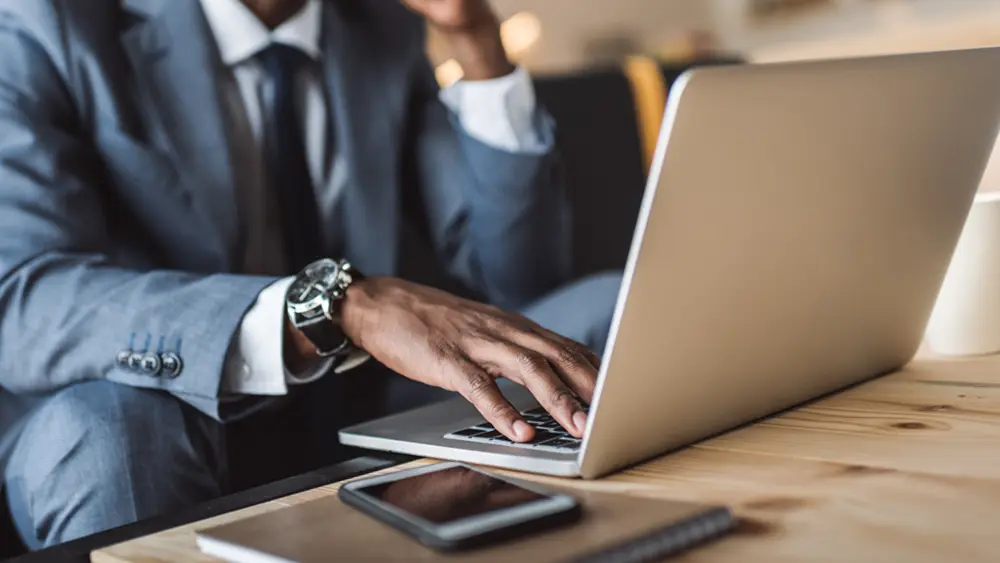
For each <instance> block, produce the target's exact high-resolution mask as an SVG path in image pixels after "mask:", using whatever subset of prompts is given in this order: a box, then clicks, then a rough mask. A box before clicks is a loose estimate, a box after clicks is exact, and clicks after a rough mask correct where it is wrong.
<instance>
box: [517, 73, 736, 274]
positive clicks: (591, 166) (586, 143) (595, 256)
mask: <svg viewBox="0 0 1000 563" xmlns="http://www.w3.org/2000/svg"><path fill="white" fill-rule="evenodd" d="M739 62H740V61H739V60H738V59H721V58H720V59H715V60H705V61H697V62H694V63H689V64H662V65H658V66H659V74H660V76H658V77H657V79H658V80H662V81H663V88H662V95H663V96H664V97H665V95H666V94H667V93H668V92H669V90H670V86H671V85H672V84H673V83H674V81H675V80H676V79H677V78H678V77H679V76H680V75H681V74H682V73H683V72H684V71H685V70H687V69H689V68H691V67H692V66H704V65H718V64H737V63H739ZM653 68H654V71H653V72H656V70H655V67H653ZM634 80H635V77H634V76H632V77H631V79H630V76H629V72H627V71H626V69H625V67H622V68H608V69H593V70H588V71H584V72H580V73H574V74H567V75H551V76H538V77H536V78H535V80H534V82H535V91H536V96H537V98H538V101H539V103H540V104H542V105H544V106H545V108H546V109H547V110H548V111H549V113H551V114H552V116H553V117H554V118H555V121H556V124H557V130H558V133H557V136H558V141H557V142H558V147H559V152H560V155H561V157H562V160H563V163H564V169H565V174H566V181H567V184H568V186H569V189H570V202H571V206H572V209H573V240H574V243H573V264H574V277H581V276H584V275H587V274H590V273H595V272H600V271H605V270H615V269H622V268H624V266H625V262H626V260H627V258H628V251H629V248H630V246H631V243H632V236H633V234H634V231H635V224H636V220H637V218H638V215H639V207H640V205H641V203H642V196H643V192H644V190H645V184H646V176H647V169H646V166H647V164H646V159H647V158H648V156H649V154H650V153H651V151H652V146H644V139H643V127H644V126H646V127H648V125H649V124H648V123H643V120H644V119H645V120H649V119H653V120H655V123H654V124H653V127H654V128H658V126H659V120H661V119H662V110H661V111H660V113H658V114H657V115H641V114H643V113H644V112H643V111H640V108H638V107H637V99H638V98H637V95H639V96H641V95H649V94H648V92H645V91H640V90H641V88H642V86H641V85H637V84H635V83H634ZM664 103H665V99H658V100H656V101H655V104H658V106H657V107H659V108H662V107H663V105H664ZM646 113H648V112H646ZM653 142H655V139H654V140H653ZM646 145H650V142H648V141H647V142H646Z"/></svg>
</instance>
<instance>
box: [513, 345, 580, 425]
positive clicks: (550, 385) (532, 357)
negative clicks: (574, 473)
mask: <svg viewBox="0 0 1000 563" xmlns="http://www.w3.org/2000/svg"><path fill="white" fill-rule="evenodd" d="M504 356H505V357H504V359H503V360H501V361H500V362H497V363H499V364H500V365H501V366H503V369H504V371H505V372H508V371H514V372H518V373H519V375H520V379H521V382H522V385H524V386H525V387H527V388H528V390H529V391H531V394H532V395H534V396H535V399H537V400H538V404H540V405H542V407H544V408H545V410H547V411H548V412H549V414H551V415H552V417H553V418H555V419H556V421H557V422H558V423H559V424H560V425H562V427H563V428H565V429H566V430H567V431H568V432H569V433H570V434H572V435H574V436H576V437H578V438H579V437H582V436H583V430H584V427H585V426H586V413H585V412H584V411H583V408H582V406H581V405H580V401H579V400H578V399H577V396H576V393H574V392H573V390H572V389H570V388H569V386H568V385H566V383H565V382H564V381H563V380H562V378H560V377H559V376H558V375H556V373H555V371H554V370H553V369H552V365H551V364H550V363H549V360H548V359H547V358H546V357H545V356H544V355H543V354H540V353H539V352H537V351H535V350H532V349H530V348H524V347H521V346H516V345H513V344H511V345H509V346H507V347H506V352H505V354H504Z"/></svg>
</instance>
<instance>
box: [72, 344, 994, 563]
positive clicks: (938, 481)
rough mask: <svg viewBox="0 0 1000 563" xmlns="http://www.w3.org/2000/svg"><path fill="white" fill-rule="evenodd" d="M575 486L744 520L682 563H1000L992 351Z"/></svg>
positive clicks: (182, 557)
mask: <svg viewBox="0 0 1000 563" xmlns="http://www.w3.org/2000/svg"><path fill="white" fill-rule="evenodd" d="M415 463H426V461H422V462H415ZM518 476H519V477H522V478H530V479H533V480H537V481H541V482H546V481H549V482H555V481H556V480H553V479H549V478H542V477H537V476H526V475H523V474H518ZM558 482H560V483H564V484H565V483H567V481H565V480H558ZM570 483H571V484H573V485H574V486H576V487H579V488H586V489H599V490H606V491H618V492H621V493H625V494H632V495H641V496H654V497H655V496H662V497H668V498H675V499H687V500H696V501H704V502H712V503H724V504H728V505H730V506H732V507H733V508H734V509H735V510H736V512H737V513H738V514H739V515H740V516H741V518H743V519H744V522H743V524H742V525H741V527H740V529H739V531H738V532H737V533H736V534H735V535H733V536H731V537H729V538H727V539H725V540H723V541H720V542H717V543H714V544H712V545H709V546H707V547H705V548H702V549H699V550H697V551H693V552H691V553H689V554H688V555H687V556H685V558H684V560H685V561H740V562H743V561H759V562H761V563H777V562H781V561H789V562H798V561H803V560H810V561H885V562H892V563H896V562H899V561H907V562H910V563H913V562H920V561H963V562H972V561H990V562H995V561H1000V541H998V539H1000V356H994V357H989V358H979V359H969V360H945V359H938V358H933V357H930V356H928V355H925V354H921V355H920V356H918V359H917V360H916V361H915V362H914V363H912V364H911V365H910V366H908V367H907V368H906V369H904V370H903V371H900V372H898V373H894V374H891V375H888V376H886V377H883V378H880V379H877V380H874V381H871V382H868V383H865V384H863V385H860V386H858V387H855V388H852V389H849V390H846V391H844V392H842V393H840V394H837V395H835V396H831V397H828V398H825V399H822V400H819V401H817V402H815V403H812V404H810V405H807V406H804V407H802V408H799V409H797V410H794V411H791V412H788V413H785V414H782V415H779V416H776V417H774V418H771V419H768V420H765V421H762V422H759V423H757V424H754V425H752V426H748V427H745V428H741V429H738V430H735V431H733V432H730V433H728V434H725V435H723V436H720V437H718V438H715V439H712V440H709V441H707V442H705V443H702V444H699V445H697V446H694V447H691V448H688V449H685V450H683V451H679V452H675V453H672V454H669V455H666V456H663V457H661V458H659V459H656V460H654V461H650V462H648V463H645V464H643V465H641V466H638V467H635V468H632V469H629V470H626V471H623V472H621V473H618V474H615V475H613V476H610V477H607V478H605V479H601V480H599V481H571V482H570ZM335 490H336V486H329V487H321V488H319V489H314V490H311V491H307V492H304V493H301V494H297V495H293V496H290V497H286V498H284V499H281V500H276V501H272V502H269V503H265V504H263V505H260V506H256V507H253V508H249V509H246V510H242V511H238V512H235V513H231V514H226V515H224V516H220V517H218V518H213V519H210V520H207V521H203V522H199V523H197V524H192V525H188V526H183V527H180V528H176V529H173V530H168V531H165V532H162V533H159V534H155V535H153V536H149V537H146V538H140V539H137V540H133V541H130V542H126V543H123V544H119V545H116V546H112V547H109V548H107V549H103V550H100V551H97V552H94V553H93V555H92V559H93V561H95V562H101V563H108V562H110V563H139V562H142V563H151V562H159V561H191V562H201V561H210V559H208V558H206V557H204V556H202V555H201V554H200V553H199V552H198V550H197V548H196V547H195V543H194V535H193V533H192V531H193V530H194V529H197V528H201V527H205V526H209V525H212V524H218V523H221V522H226V521H231V520H234V519H238V518H242V517H245V516H248V515H251V514H257V513H261V512H265V511H270V510H275V509H278V508H281V507H282V506H287V505H290V504H296V503H300V502H303V501H306V500H310V499H313V498H317V497H320V496H324V495H329V494H333V493H334V491H335Z"/></svg>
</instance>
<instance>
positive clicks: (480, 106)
mask: <svg viewBox="0 0 1000 563" xmlns="http://www.w3.org/2000/svg"><path fill="white" fill-rule="evenodd" d="M439 98H440V99H441V103H443V104H444V105H445V107H447V108H448V109H449V110H451V111H452V112H453V113H455V114H456V115H457V116H458V120H459V123H460V124H461V125H462V128H463V129H465V132H466V133H468V134H469V136H471V137H472V138H474V139H476V140H477V141H480V142H481V143H483V144H486V145H489V146H491V147H493V148H496V149H500V150H504V151H507V152H537V151H539V150H542V149H544V143H543V142H542V141H541V139H542V137H543V135H542V133H541V132H540V131H539V130H538V128H537V126H536V120H535V119H534V116H535V87H534V85H533V84H532V82H531V76H530V75H529V74H528V71H526V70H525V69H524V68H523V67H521V66H518V67H516V68H515V69H514V71H513V72H511V73H510V74H508V75H506V76H501V77H499V78H493V79H490V80H473V81H465V80H459V81H458V82H456V83H454V84H452V85H451V86H449V87H447V88H443V89H442V90H441V92H440V93H439Z"/></svg>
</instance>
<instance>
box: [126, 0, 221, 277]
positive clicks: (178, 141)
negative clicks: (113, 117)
mask: <svg viewBox="0 0 1000 563" xmlns="http://www.w3.org/2000/svg"><path fill="white" fill-rule="evenodd" d="M124 5H125V7H126V9H130V10H132V11H133V12H134V13H136V14H137V15H139V16H140V20H139V21H138V23H136V24H135V25H134V26H132V27H131V28H129V29H128V30H126V31H125V33H124V34H123V35H122V44H123V46H124V48H125V52H126V54H127V56H128V58H129V60H130V62H131V64H132V68H133V71H134V72H135V76H136V88H137V89H138V95H139V97H140V99H143V100H145V101H146V103H148V104H149V105H151V106H152V107H153V110H154V111H153V112H152V113H153V114H154V115H155V117H156V120H155V121H156V122H158V124H159V127H160V129H161V131H162V133H163V137H164V138H165V140H166V143H167V145H168V147H167V148H168V150H169V151H170V152H171V153H172V156H173V157H174V161H175V164H176V166H177V168H178V172H179V173H180V176H181V178H182V183H183V184H184V189H186V190H188V192H189V193H190V195H191V197H192V203H193V206H194V208H195V210H196V211H197V212H198V213H199V214H201V215H203V216H204V218H205V219H206V221H207V223H208V224H209V225H211V226H212V228H213V229H215V230H216V231H217V234H218V235H219V237H220V239H221V241H223V242H224V244H225V248H226V249H228V252H226V254H227V258H229V259H231V258H232V256H231V255H229V254H231V253H232V252H234V249H235V248H236V246H237V243H238V240H239V236H238V228H239V218H238V212H237V209H238V206H237V202H236V199H235V193H234V186H233V174H232V161H231V158H232V156H231V147H230V143H229V139H228V137H227V133H228V125H229V123H228V121H227V120H226V119H225V118H224V113H223V106H222V98H221V95H220V91H219V88H218V77H219V76H222V74H221V73H222V72H223V71H224V68H223V65H222V61H221V59H220V58H219V55H218V53H217V51H216V47H215V44H214V42H213V41H212V39H211V32H210V30H209V28H208V24H207V22H206V21H205V19H204V16H203V15H202V12H201V6H199V5H198V0H124Z"/></svg>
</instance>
